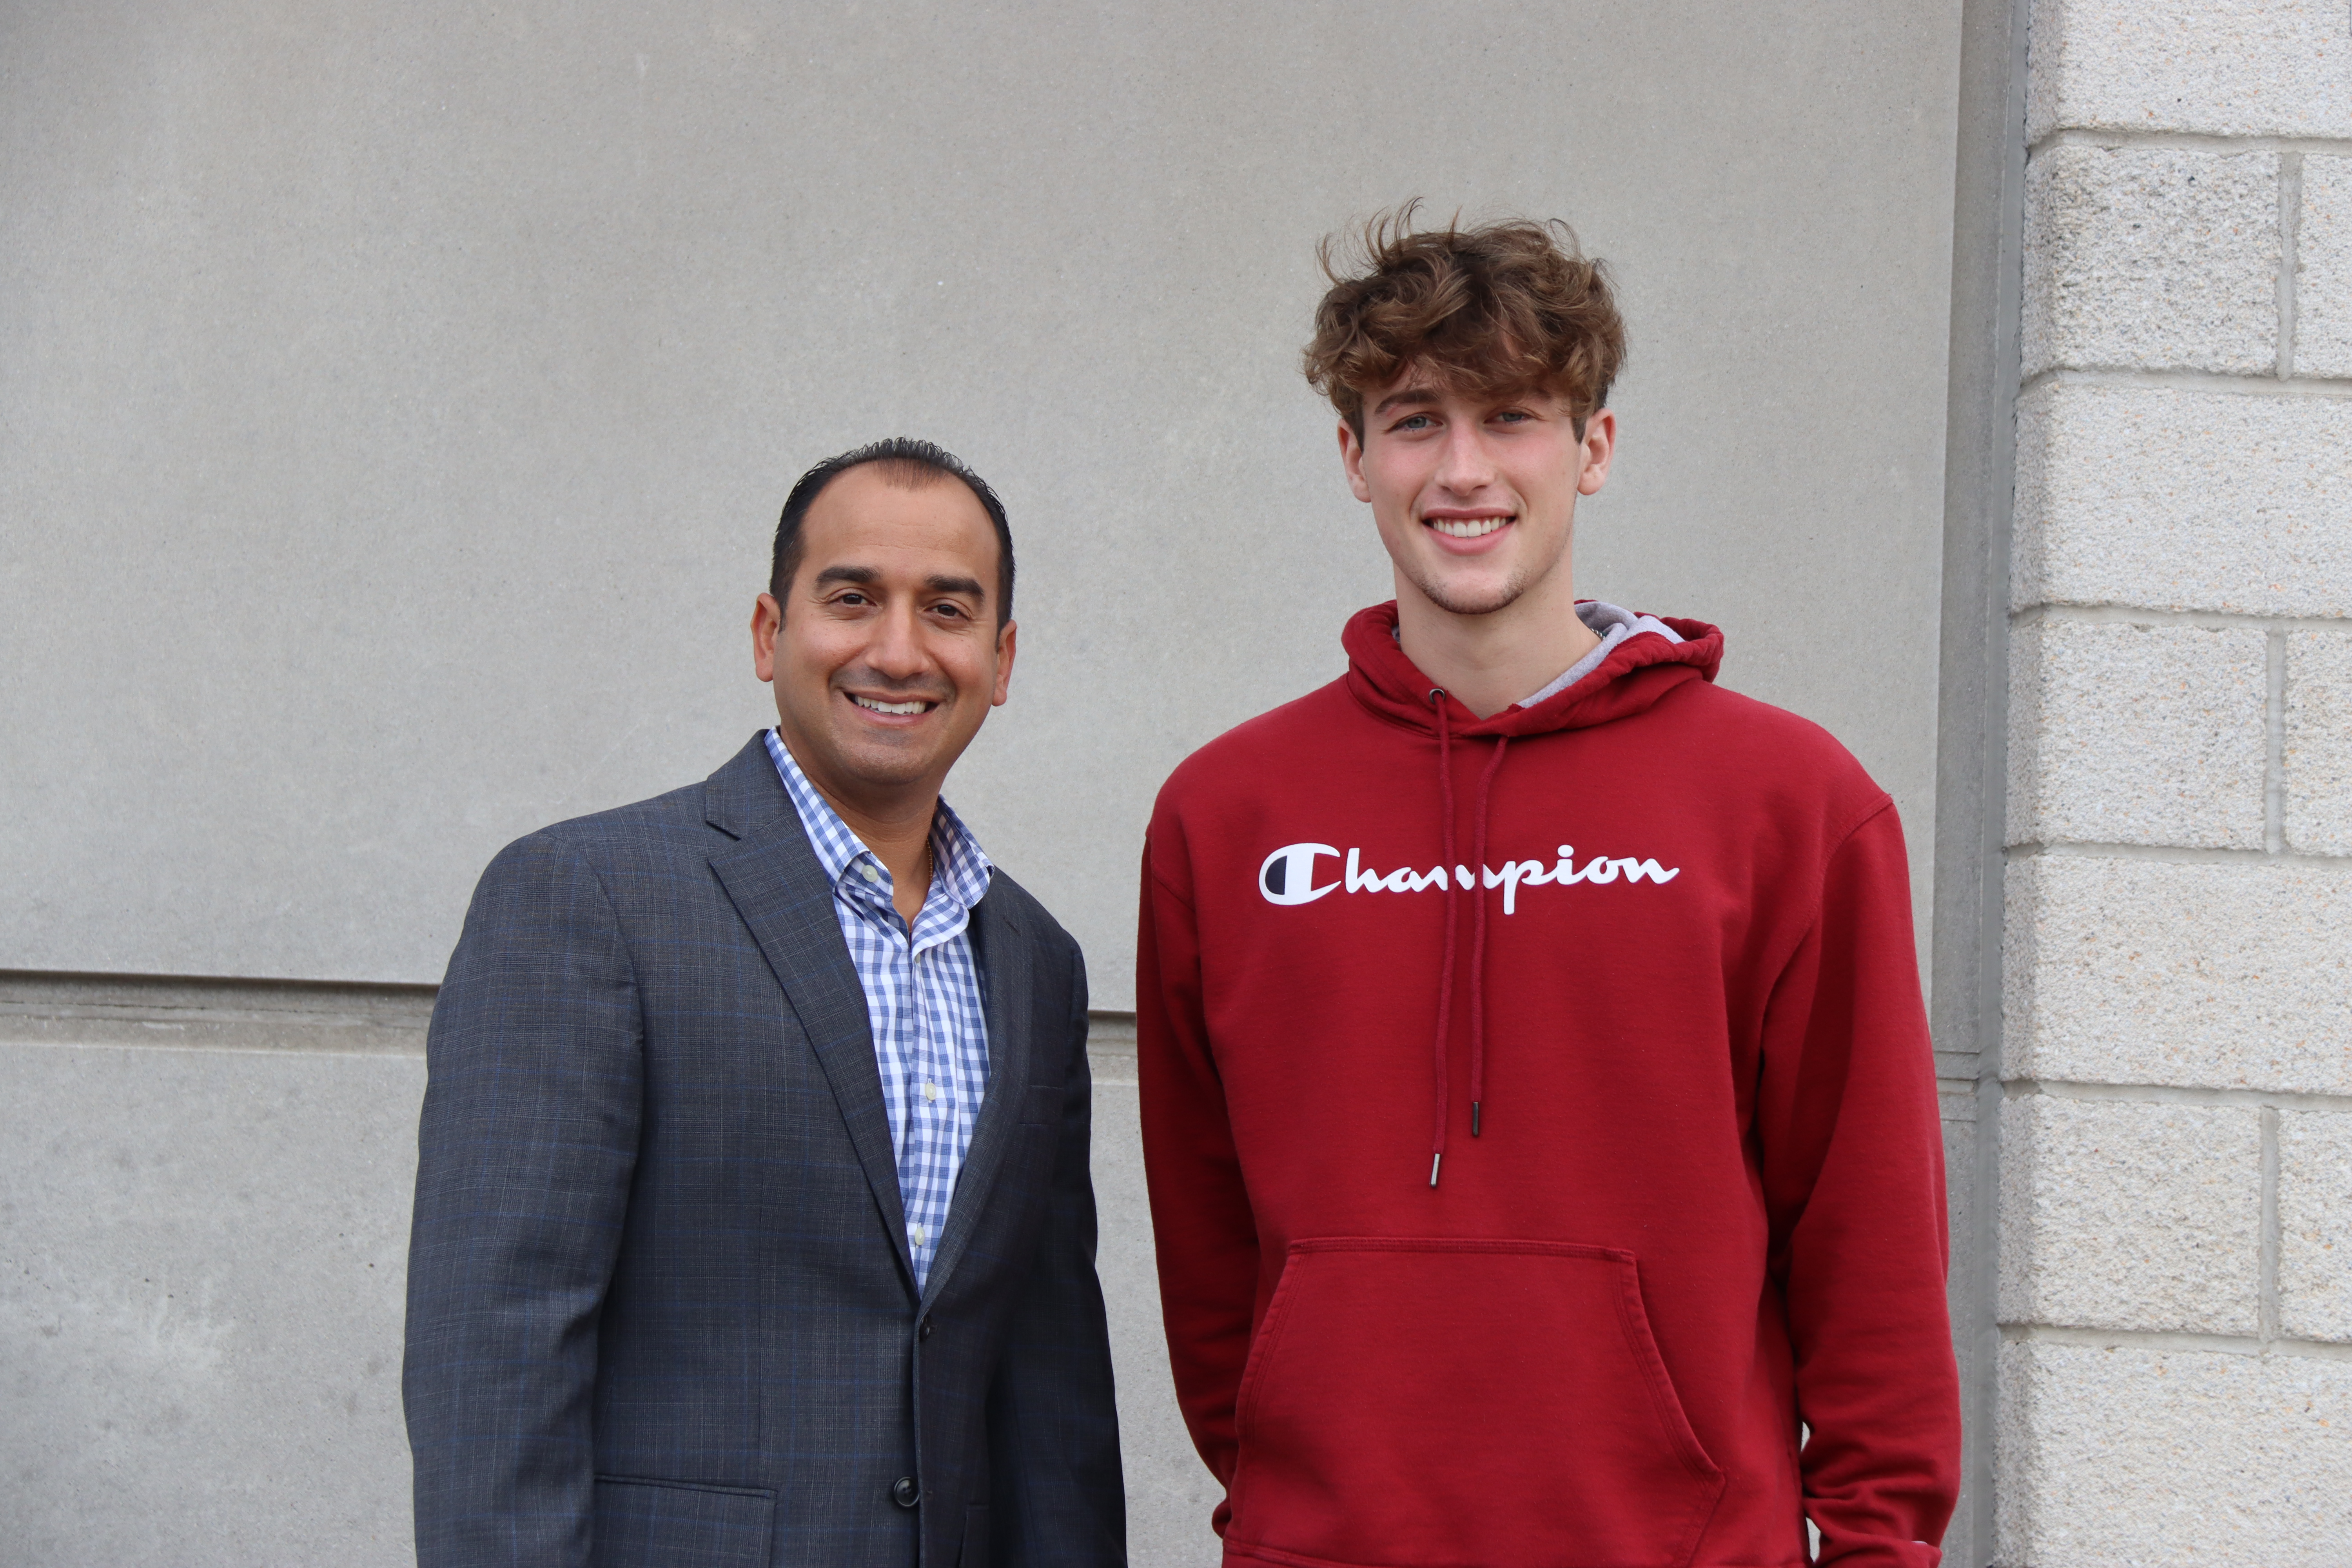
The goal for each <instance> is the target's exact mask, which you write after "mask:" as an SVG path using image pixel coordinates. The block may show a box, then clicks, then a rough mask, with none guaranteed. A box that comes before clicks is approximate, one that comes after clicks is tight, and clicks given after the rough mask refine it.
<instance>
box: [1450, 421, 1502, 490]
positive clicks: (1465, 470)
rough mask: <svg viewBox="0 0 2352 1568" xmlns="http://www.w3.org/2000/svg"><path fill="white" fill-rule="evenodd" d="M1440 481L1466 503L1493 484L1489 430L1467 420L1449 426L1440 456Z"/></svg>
mask: <svg viewBox="0 0 2352 1568" xmlns="http://www.w3.org/2000/svg"><path fill="white" fill-rule="evenodd" d="M1436 477H1437V482H1438V483H1439V484H1440V485H1442V486H1444V488H1445V489H1447V490H1448V491H1450V492H1451V493H1453V494H1454V495H1455V496H1458V497H1461V498H1462V499H1464V500H1467V499H1469V498H1470V497H1471V496H1473V495H1475V494H1476V493H1477V492H1478V491H1480V490H1482V489H1486V486H1487V485H1489V484H1491V483H1492V482H1493V481H1494V478H1495V458H1494V454H1493V453H1491V452H1489V451H1488V450H1487V449H1486V427H1485V426H1481V425H1476V424H1473V423H1470V422H1467V421H1460V422H1456V423H1454V424H1453V425H1450V426H1447V427H1446V430H1445V446H1444V450H1443V451H1441V452H1440V453H1439V454H1438V459H1437V476H1436Z"/></svg>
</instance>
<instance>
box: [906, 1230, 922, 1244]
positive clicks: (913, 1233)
mask: <svg viewBox="0 0 2352 1568" xmlns="http://www.w3.org/2000/svg"><path fill="white" fill-rule="evenodd" d="M907 1239H908V1240H909V1241H911V1242H913V1243H914V1244H915V1245H916V1246H917V1247H921V1246H922V1245H923V1227H922V1226H919V1225H910V1226H908V1227H907Z"/></svg>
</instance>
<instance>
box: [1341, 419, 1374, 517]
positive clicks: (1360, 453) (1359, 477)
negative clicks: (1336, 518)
mask: <svg viewBox="0 0 2352 1568" xmlns="http://www.w3.org/2000/svg"><path fill="white" fill-rule="evenodd" d="M1339 466H1340V467H1341V468H1345V469H1347V470H1348V488H1349V489H1351V490H1353V491H1354V492H1355V493H1356V499H1357V500H1360V501H1370V500H1371V499H1372V487H1371V486H1370V485H1369V484H1367V483H1365V482H1364V443H1363V442H1362V440H1361V439H1360V438H1359V437H1357V435H1356V428H1355V426H1352V425H1350V424H1349V423H1348V422H1347V421H1346V420H1345V419H1342V420H1340V421H1339Z"/></svg>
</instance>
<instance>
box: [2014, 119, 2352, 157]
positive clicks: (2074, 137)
mask: <svg viewBox="0 0 2352 1568" xmlns="http://www.w3.org/2000/svg"><path fill="white" fill-rule="evenodd" d="M2058 147H2098V148H2103V149H2105V150H2106V151H2108V152H2125V151H2128V150H2132V149H2137V148H2142V147H2145V148H2147V149H2148V150H2150V151H2151V152H2158V151H2162V152H2181V153H2214V154H2216V155H2217V156H2220V157H2224V158H2229V157H2237V156H2241V155H2242V154H2244V153H2297V154H2301V153H2319V154H2321V155H2322V156H2324V157H2352V136H2252V135H2246V136H2239V135H2217V134H2213V133H2210V132H2202V131H2128V130H2124V129H2120V128H2118V129H2116V130H2109V131H2095V130H2091V129H2088V128H2086V127H2082V126H2070V127H2067V128H2065V129H2063V130H2058V131H2053V132H2050V133H2049V134H2048V135H2046V136H2044V137H2042V140H2041V141H2039V142H2035V143H2034V144H2033V145H2032V148H2031V149H2030V150H2029V151H2028V152H2027V153H2026V156H2027V157H2028V158H2039V157H2041V156H2042V154H2043V153H2048V152H2050V151H2051V150H2052V149H2053V148H2058Z"/></svg>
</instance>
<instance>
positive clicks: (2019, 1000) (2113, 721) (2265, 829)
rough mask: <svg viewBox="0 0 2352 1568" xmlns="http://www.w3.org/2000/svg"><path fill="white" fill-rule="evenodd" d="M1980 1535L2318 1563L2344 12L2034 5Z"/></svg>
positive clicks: (2339, 478)
mask: <svg viewBox="0 0 2352 1568" xmlns="http://www.w3.org/2000/svg"><path fill="white" fill-rule="evenodd" d="M2026 134H2027V137H2028V139H2029V142H2030V144H2031V148H2032V154H2031V158H2030V161H2029V163H2028V164H2027V167H2026V177H2025V209H2024V226H2025V251H2024V279H2023V284H2024V299H2023V319H2022V334H2021V336H2022V345H2023V347H2022V362H2023V363H2022V366H2021V372H2022V378H2023V379H2022V388H2021V398H2020V402H2019V423H2018V457H2017V483H2016V532H2015V551H2014V561H2013V566H2014V574H2013V579H2012V601H2011V609H2012V637H2011V691H2010V700H2009V709H2008V711H2009V736H2008V752H2009V788H2008V809H2007V823H2008V832H2007V838H2008V841H2009V844H2010V846H2011V847H2010V851H2009V867H2008V889H2007V902H2008V909H2007V917H2006V926H2007V937H2006V951H2005V954H2004V963H2005V967H2006V1005H2005V1014H2006V1016H2005V1060H2004V1062H2003V1065H2002V1069H2001V1070H2002V1074H2003V1076H2004V1078H2005V1079H2006V1084H2005V1095H2004V1099H2003V1102H2002V1103H2000V1105H1999V1108H1998V1122H1999V1125H1998V1143H1999V1158H2000V1170H1999V1175H1998V1205H1999V1215H1998V1226H1999V1242H2000V1265H1999V1291H1998V1301H1997V1310H1998V1314H1999V1319H2000V1325H2001V1338H2002V1340H2003V1341H2004V1344H2003V1348H2002V1349H2001V1352H2000V1371H1999V1378H1998V1382H1999V1394H1998V1405H1999V1415H1998V1420H1999V1426H1998V1441H1997V1453H1998V1458H1997V1469H1996V1474H1995V1478H1994V1481H1995V1485H1994V1489H1995V1493H1996V1496H1997V1500H1998V1501H1997V1508H1996V1510H1995V1511H1996V1515H1997V1528H1996V1531H1995V1535H1996V1550H1997V1561H1998V1562H2000V1563H2003V1564H2007V1565H2011V1568H2025V1565H2028V1564H2062V1563H2063V1564H2065V1565H2066V1568H2101V1565H2105V1564H2117V1565H2120V1564H2125V1563H2131V1564H2158V1563H2191V1562H2194V1563H2221V1564H2228V1563H2245V1564H2257V1563H2259V1564H2266V1565H2276V1564H2284V1563H2309V1564H2319V1563H2342V1562H2345V1561H2347V1559H2352V1310H2347V1308H2348V1307H2352V1245H2348V1244H2352V1231H2347V1225H2352V1180H2348V1179H2347V1172H2352V743H2347V736H2352V517H2347V511H2352V461H2347V454H2352V352H2347V332H2346V328H2347V323H2352V268H2347V265H2346V261H2347V257H2352V15H2347V11H2346V8H2345V7H2344V6H2342V5H2305V4H2299V3H2291V0H2220V3H2216V0H2197V3H2195V4H2190V3H2188V0H2039V3H2037V4H2036V5H2034V7H2033V13H2032V38H2031V69H2030V80H2029V109H2028V115H2027V131H2026Z"/></svg>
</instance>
